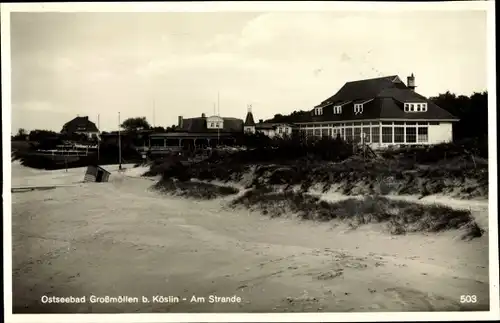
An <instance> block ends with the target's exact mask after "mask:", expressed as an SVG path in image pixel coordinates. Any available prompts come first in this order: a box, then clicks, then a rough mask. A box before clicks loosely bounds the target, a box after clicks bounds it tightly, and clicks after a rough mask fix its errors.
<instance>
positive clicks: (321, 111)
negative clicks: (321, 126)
mask: <svg viewBox="0 0 500 323" xmlns="http://www.w3.org/2000/svg"><path fill="white" fill-rule="evenodd" d="M314 114H316V115H317V116H320V115H322V114H323V108H322V107H320V108H315V109H314Z"/></svg>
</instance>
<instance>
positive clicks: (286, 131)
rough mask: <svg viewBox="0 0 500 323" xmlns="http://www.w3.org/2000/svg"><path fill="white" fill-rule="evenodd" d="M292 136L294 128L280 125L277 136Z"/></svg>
mask: <svg viewBox="0 0 500 323" xmlns="http://www.w3.org/2000/svg"><path fill="white" fill-rule="evenodd" d="M280 128H281V131H282V132H281V133H280ZM291 134H292V127H290V126H288V125H278V126H277V128H276V133H275V135H276V136H285V135H288V136H290V135H291Z"/></svg>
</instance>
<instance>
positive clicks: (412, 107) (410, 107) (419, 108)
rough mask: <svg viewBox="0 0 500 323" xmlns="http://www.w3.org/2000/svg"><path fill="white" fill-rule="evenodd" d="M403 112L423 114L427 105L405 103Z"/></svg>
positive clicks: (423, 103)
mask: <svg viewBox="0 0 500 323" xmlns="http://www.w3.org/2000/svg"><path fill="white" fill-rule="evenodd" d="M404 107H405V112H425V111H427V103H425V102H422V103H405V104H404Z"/></svg>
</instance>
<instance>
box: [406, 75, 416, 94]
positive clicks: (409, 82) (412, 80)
mask: <svg viewBox="0 0 500 323" xmlns="http://www.w3.org/2000/svg"><path fill="white" fill-rule="evenodd" d="M407 86H408V88H409V89H410V90H412V91H415V88H416V87H417V86H416V85H415V76H414V75H413V73H411V75H410V76H408V78H407Z"/></svg>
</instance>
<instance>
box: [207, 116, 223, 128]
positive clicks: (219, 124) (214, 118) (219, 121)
mask: <svg viewBox="0 0 500 323" xmlns="http://www.w3.org/2000/svg"><path fill="white" fill-rule="evenodd" d="M212 123H213V124H214V126H213V127H212ZM223 127H224V119H222V118H221V117H219V116H211V117H208V118H207V128H208V129H217V128H219V129H222V128H223Z"/></svg>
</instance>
